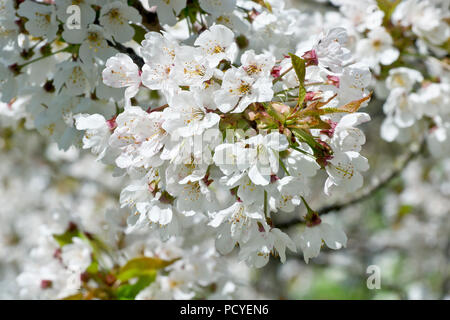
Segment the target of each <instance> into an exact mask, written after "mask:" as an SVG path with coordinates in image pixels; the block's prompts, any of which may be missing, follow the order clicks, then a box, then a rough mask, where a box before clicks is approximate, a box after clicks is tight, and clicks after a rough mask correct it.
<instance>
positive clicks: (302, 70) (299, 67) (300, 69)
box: [289, 53, 306, 105]
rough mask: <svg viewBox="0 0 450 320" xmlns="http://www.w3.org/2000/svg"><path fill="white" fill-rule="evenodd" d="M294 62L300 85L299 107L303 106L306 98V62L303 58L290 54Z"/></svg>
mask: <svg viewBox="0 0 450 320" xmlns="http://www.w3.org/2000/svg"><path fill="white" fill-rule="evenodd" d="M289 55H290V56H291V60H292V66H293V67H294V70H295V74H296V75H297V78H298V82H299V83H300V84H299V92H298V105H302V103H303V101H304V100H305V96H306V89H305V75H306V62H305V60H303V59H302V58H300V57H298V56H296V55H295V54H292V53H289Z"/></svg>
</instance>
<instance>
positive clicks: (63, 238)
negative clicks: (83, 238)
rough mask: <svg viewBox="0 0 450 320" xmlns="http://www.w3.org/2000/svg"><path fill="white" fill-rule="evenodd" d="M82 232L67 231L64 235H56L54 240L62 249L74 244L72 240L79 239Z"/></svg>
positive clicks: (76, 230)
mask: <svg viewBox="0 0 450 320" xmlns="http://www.w3.org/2000/svg"><path fill="white" fill-rule="evenodd" d="M79 236H80V232H79V231H78V229H75V230H67V231H66V232H64V233H61V234H54V235H53V238H54V239H55V240H56V242H58V244H59V246H60V247H64V246H65V245H66V244H70V243H72V238H74V237H79Z"/></svg>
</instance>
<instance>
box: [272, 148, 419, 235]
mask: <svg viewBox="0 0 450 320" xmlns="http://www.w3.org/2000/svg"><path fill="white" fill-rule="evenodd" d="M424 149H425V141H422V143H421V144H420V147H419V148H418V149H417V150H415V151H410V152H408V153H407V154H406V156H404V157H403V160H402V161H401V162H400V165H398V166H397V168H395V169H393V170H392V171H391V173H389V174H388V175H387V176H385V177H384V178H383V179H381V180H380V182H378V183H377V184H376V185H375V186H373V187H371V188H367V189H366V190H365V191H363V192H362V193H361V194H360V195H359V196H357V197H354V198H352V199H350V200H348V201H344V202H338V203H335V204H331V205H327V206H324V207H322V208H320V209H319V210H317V213H318V214H319V215H322V214H327V213H330V212H333V211H340V210H342V209H345V208H347V207H350V206H352V205H354V204H357V203H360V202H363V201H365V200H367V199H369V198H371V197H372V196H373V195H374V194H376V193H377V192H378V191H380V190H381V189H383V188H385V187H386V186H388V185H389V184H390V183H391V182H392V180H394V179H395V178H396V177H398V176H399V175H400V174H401V173H402V171H403V169H404V168H406V167H407V166H408V164H409V163H410V162H411V161H412V160H413V159H415V158H416V157H418V156H419V155H420V154H422V153H423V151H424ZM299 223H303V220H302V219H301V218H300V217H297V218H295V219H293V220H291V221H288V222H284V223H279V224H277V225H276V227H277V228H279V229H286V228H289V227H292V226H294V225H296V224H299Z"/></svg>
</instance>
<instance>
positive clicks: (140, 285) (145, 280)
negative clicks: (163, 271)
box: [116, 271, 156, 300]
mask: <svg viewBox="0 0 450 320" xmlns="http://www.w3.org/2000/svg"><path fill="white" fill-rule="evenodd" d="M155 279H156V271H154V272H153V274H151V275H147V276H143V277H140V278H139V280H138V281H137V282H136V283H135V284H124V285H121V286H120V287H119V288H117V292H116V296H117V299H119V300H134V299H135V298H136V296H137V295H138V293H139V292H141V291H142V290H143V289H145V288H146V287H148V286H149V285H150V283H152V282H153V281H155Z"/></svg>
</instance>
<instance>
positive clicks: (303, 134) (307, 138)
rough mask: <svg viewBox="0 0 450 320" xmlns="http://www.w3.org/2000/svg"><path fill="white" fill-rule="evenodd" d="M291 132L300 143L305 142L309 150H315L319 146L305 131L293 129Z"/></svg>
mask: <svg viewBox="0 0 450 320" xmlns="http://www.w3.org/2000/svg"><path fill="white" fill-rule="evenodd" d="M292 132H293V133H294V135H295V136H296V137H297V138H298V139H299V140H300V141H303V142H306V143H307V144H308V145H309V146H310V147H311V148H313V149H315V148H316V147H317V146H320V144H319V143H318V142H317V141H316V140H315V139H314V137H313V136H312V135H310V134H309V133H308V132H306V131H305V130H303V129H297V128H295V129H292Z"/></svg>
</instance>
